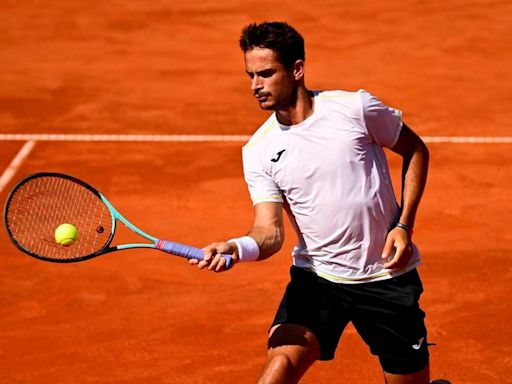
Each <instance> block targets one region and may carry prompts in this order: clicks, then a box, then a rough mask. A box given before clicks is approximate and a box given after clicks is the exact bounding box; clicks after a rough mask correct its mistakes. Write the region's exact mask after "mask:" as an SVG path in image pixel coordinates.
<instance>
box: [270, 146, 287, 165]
mask: <svg viewBox="0 0 512 384" xmlns="http://www.w3.org/2000/svg"><path fill="white" fill-rule="evenodd" d="M284 151H286V149H283V150H281V151H279V152H277V153H276V157H274V158H273V159H270V161H272V162H274V163H277V162H278V161H279V159H280V158H281V155H282V154H283V152H284Z"/></svg>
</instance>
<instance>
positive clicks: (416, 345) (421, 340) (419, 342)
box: [412, 337, 425, 350]
mask: <svg viewBox="0 0 512 384" xmlns="http://www.w3.org/2000/svg"><path fill="white" fill-rule="evenodd" d="M423 341H425V338H424V337H422V338H421V339H419V340H418V344H413V346H412V347H413V348H414V349H415V350H419V349H420V348H421V345H422V344H423Z"/></svg>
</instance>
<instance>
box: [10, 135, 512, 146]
mask: <svg viewBox="0 0 512 384" xmlns="http://www.w3.org/2000/svg"><path fill="white" fill-rule="evenodd" d="M250 137H251V136H250V135H93V134H83V135H82V134H51V133H43V134H17V133H6V134H0V141H28V140H31V141H114V142H201V143H205V142H228V141H232V142H246V141H248V140H249V139H250ZM422 139H423V140H424V141H425V142H426V143H461V144H492V143H498V144H500V143H501V144H508V143H512V137H511V136H495V137H493V136H487V137H486V136H423V137H422Z"/></svg>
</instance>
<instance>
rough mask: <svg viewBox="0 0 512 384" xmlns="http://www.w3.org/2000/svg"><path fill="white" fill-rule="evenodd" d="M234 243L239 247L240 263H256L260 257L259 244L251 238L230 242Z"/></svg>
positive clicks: (240, 238)
mask: <svg viewBox="0 0 512 384" xmlns="http://www.w3.org/2000/svg"><path fill="white" fill-rule="evenodd" d="M229 242H233V243H235V244H236V246H237V247H238V257H239V258H240V259H239V260H240V261H256V260H257V259H258V256H259V255H260V248H259V247H258V243H256V240H254V239H253V238H252V237H250V236H242V237H237V238H235V239H231V240H228V243H229Z"/></svg>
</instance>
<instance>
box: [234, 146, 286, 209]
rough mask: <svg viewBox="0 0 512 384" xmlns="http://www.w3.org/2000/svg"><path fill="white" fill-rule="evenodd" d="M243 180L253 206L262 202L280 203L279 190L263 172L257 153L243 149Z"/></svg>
mask: <svg viewBox="0 0 512 384" xmlns="http://www.w3.org/2000/svg"><path fill="white" fill-rule="evenodd" d="M242 160H243V167H244V178H245V182H246V183H247V187H248V189H249V194H250V195H251V200H252V203H253V205H256V204H258V203H263V202H276V203H282V202H283V197H282V194H281V190H280V189H279V186H278V185H277V184H276V182H275V181H274V180H273V179H272V177H271V176H270V175H269V174H268V173H267V172H266V171H265V169H264V167H263V166H262V164H261V160H260V158H259V156H258V155H257V152H254V151H252V150H250V149H249V148H247V147H244V148H243V150H242Z"/></svg>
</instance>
